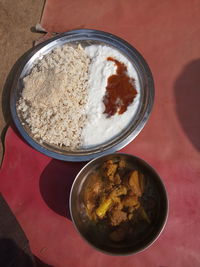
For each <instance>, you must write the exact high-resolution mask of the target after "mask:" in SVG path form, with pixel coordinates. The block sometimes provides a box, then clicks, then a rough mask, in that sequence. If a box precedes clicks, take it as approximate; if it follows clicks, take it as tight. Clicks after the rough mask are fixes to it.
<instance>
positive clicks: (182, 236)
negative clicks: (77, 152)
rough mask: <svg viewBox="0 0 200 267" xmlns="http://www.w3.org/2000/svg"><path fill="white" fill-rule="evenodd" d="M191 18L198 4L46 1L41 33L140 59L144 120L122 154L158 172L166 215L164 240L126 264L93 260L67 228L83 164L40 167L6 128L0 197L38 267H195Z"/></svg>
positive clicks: (195, 20)
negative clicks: (84, 34)
mask: <svg viewBox="0 0 200 267" xmlns="http://www.w3.org/2000/svg"><path fill="white" fill-rule="evenodd" d="M199 14H200V1H197V0H196V1H194V0H190V1H189V0H188V1H183V0H182V1H181V0H174V1H167V0H166V1H155V0H154V1H153V0H148V1H131V0H125V1H121V0H118V1H117V0H115V1H114V0H113V1H112V0H108V1H102V0H99V1H92V0H90V1H89V0H85V1H81V0H77V1H64V0H63V1H56V0H49V1H47V2H46V6H45V9H44V14H43V18H42V21H41V25H42V26H43V27H44V28H45V29H46V30H47V31H55V32H62V31H66V30H69V29H74V28H80V27H86V28H96V29H100V30H104V31H109V32H111V33H114V34H116V35H118V36H120V37H122V38H124V39H126V40H127V41H128V42H129V43H131V44H132V45H133V46H134V47H135V48H136V49H138V50H139V51H140V52H141V53H142V54H143V56H144V57H145V58H146V60H147V62H148V64H149V66H150V68H151V70H152V72H153V76H154V80H155V89H156V95H155V104H154V108H153V112H152V114H151V117H150V120H149V121H148V123H147V125H146V126H145V128H144V129H143V131H142V132H141V133H140V135H139V136H138V137H137V138H136V139H135V140H134V141H133V142H131V143H130V144H129V145H128V146H127V147H126V148H124V149H123V150H122V152H126V153H130V154H134V155H136V156H139V157H141V158H143V159H144V160H145V161H147V162H148V163H150V164H151V165H152V166H153V167H154V168H155V169H156V170H157V171H158V173H159V174H160V176H161V177H162V179H163V181H164V183H165V185H166V188H167V191H168V196H169V204H170V210H169V218H168V222H167V225H166V228H165V230H164V232H163V233H162V235H161V236H160V238H159V239H158V240H157V241H156V242H155V243H154V244H153V245H152V246H151V247H150V248H148V249H147V250H146V251H144V252H142V253H139V254H137V255H132V256H127V257H116V256H108V255H105V254H103V253H101V252H97V251H96V250H94V249H93V248H91V247H90V246H89V245H88V244H87V243H86V242H85V241H84V240H82V238H81V237H80V236H79V234H78V233H77V232H76V230H75V229H74V227H73V224H72V222H71V220H70V219H69V210H68V196H69V190H70V186H71V184H72V181H73V179H74V177H75V175H76V174H77V172H78V171H79V170H80V168H81V167H82V166H83V165H84V163H69V162H61V161H58V160H54V159H51V158H48V157H46V156H44V155H42V154H40V153H39V152H37V151H35V150H34V149H32V148H31V147H29V146H28V145H27V144H26V143H25V142H24V141H22V140H21V138H20V137H19V136H18V135H17V134H16V133H15V131H14V130H12V128H9V129H8V132H7V135H6V143H5V147H6V151H5V157H4V161H3V165H2V168H1V172H0V176H1V177H0V191H1V192H2V193H3V195H4V197H5V199H6V201H7V202H8V204H9V205H10V207H11V209H12V211H13V212H14V214H15V215H16V217H17V219H18V220H19V222H20V224H21V226H22V228H23V229H24V231H25V233H26V235H27V237H28V239H29V241H30V246H31V249H32V251H33V253H34V254H35V255H36V256H37V257H39V258H40V259H41V260H42V261H44V262H46V263H48V264H50V265H52V266H56V267H65V266H81V267H84V266H92V267H93V266H96V267H101V266H113V267H117V266H122V265H123V266H124V267H126V266H127V267H128V266H136V267H140V266H145V267H146V266H148V267H151V266H152V267H155V266H158V267H161V266H162V267H171V266H176V267H179V266H180V267H189V266H192V267H195V266H200V235H199V232H200V212H199V210H200V199H199V188H200V179H199V178H200V177H199V176H200V125H199V110H200V59H199V55H200V23H199V22H200V20H199Z"/></svg>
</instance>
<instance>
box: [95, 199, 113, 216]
mask: <svg viewBox="0 0 200 267" xmlns="http://www.w3.org/2000/svg"><path fill="white" fill-rule="evenodd" d="M111 205H112V199H111V198H107V199H105V200H103V201H102V202H101V204H100V205H99V207H98V208H97V209H96V214H97V216H98V217H99V218H101V219H103V217H104V216H105V215H106V212H107V211H108V209H109V208H110V206H111Z"/></svg>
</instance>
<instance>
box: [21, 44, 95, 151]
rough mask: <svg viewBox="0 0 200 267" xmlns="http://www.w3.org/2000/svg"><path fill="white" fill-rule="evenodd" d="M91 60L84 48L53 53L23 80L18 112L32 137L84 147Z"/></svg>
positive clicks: (59, 143) (71, 146)
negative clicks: (82, 139) (82, 145)
mask: <svg viewBox="0 0 200 267" xmlns="http://www.w3.org/2000/svg"><path fill="white" fill-rule="evenodd" d="M89 64H90V58H89V57H88V56H87V55H86V53H85V51H84V49H83V48H82V47H81V45H78V46H76V47H72V46H70V45H68V44H66V45H64V46H61V47H58V48H56V49H54V50H53V51H52V52H51V53H49V54H47V55H45V56H44V57H43V58H42V59H41V60H40V61H39V62H38V64H36V65H35V66H34V67H33V69H32V71H31V73H30V74H29V75H28V76H26V77H25V78H24V79H23V82H24V88H23V91H22V96H21V98H20V99H19V102H18V105H17V110H18V113H19V114H20V117H21V118H22V119H23V120H24V121H25V124H28V126H29V128H30V131H31V133H32V135H33V137H34V138H35V139H37V140H39V141H40V142H47V143H50V144H55V145H59V146H63V145H64V146H66V147H68V148H70V149H75V148H78V147H79V146H80V145H81V132H82V129H83V127H84V125H85V122H86V111H85V106H86V103H87V98H88V69H89Z"/></svg>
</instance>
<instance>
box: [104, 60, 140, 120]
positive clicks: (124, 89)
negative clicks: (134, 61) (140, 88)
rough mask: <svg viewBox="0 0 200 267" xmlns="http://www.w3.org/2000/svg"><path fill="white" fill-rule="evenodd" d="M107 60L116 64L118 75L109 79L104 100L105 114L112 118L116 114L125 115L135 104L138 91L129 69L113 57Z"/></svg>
mask: <svg viewBox="0 0 200 267" xmlns="http://www.w3.org/2000/svg"><path fill="white" fill-rule="evenodd" d="M107 60H109V61H113V62H115V65H116V66H117V71H116V74H113V75H111V76H110V77H108V81H107V86H106V94H105V96H104V98H103V103H104V105H105V111H104V113H106V114H107V116H108V117H110V116H112V115H114V114H116V113H118V114H123V113H124V112H125V111H126V110H127V107H128V106H129V105H130V104H131V103H132V102H133V99H134V98H135V96H136V94H137V91H136V89H135V83H134V81H135V80H134V79H132V78H130V77H129V76H128V75H127V67H126V66H125V65H124V64H123V63H121V62H119V61H118V60H116V59H114V58H112V57H108V58H107Z"/></svg>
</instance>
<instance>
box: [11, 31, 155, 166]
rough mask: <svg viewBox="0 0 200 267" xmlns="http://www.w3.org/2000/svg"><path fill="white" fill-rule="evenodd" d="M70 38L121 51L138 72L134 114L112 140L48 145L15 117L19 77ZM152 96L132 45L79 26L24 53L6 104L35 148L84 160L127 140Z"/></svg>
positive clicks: (143, 118) (148, 108)
mask: <svg viewBox="0 0 200 267" xmlns="http://www.w3.org/2000/svg"><path fill="white" fill-rule="evenodd" d="M74 42H75V43H76V42H79V43H81V44H82V45H83V46H87V45H91V44H105V45H108V46H111V47H113V48H115V49H117V50H118V51H119V52H121V53H122V54H123V55H124V56H126V57H127V58H128V59H129V61H130V62H131V63H132V64H133V65H134V67H135V69H136V71H137V73H138V77H139V83H140V88H141V93H140V104H139V107H138V109H137V112H136V114H135V116H134V117H133V119H132V120H131V122H130V124H129V125H128V127H127V128H126V129H124V130H123V131H122V132H121V133H120V134H119V135H117V136H116V137H114V138H113V139H112V140H109V141H108V142H106V143H103V144H101V145H99V146H96V147H93V148H88V149H82V150H76V151H69V150H67V149H65V148H64V147H59V146H56V145H50V144H47V143H43V144H40V143H39V142H38V141H37V140H35V139H34V138H33V137H32V134H31V132H30V130H29V128H28V127H26V126H25V125H22V121H21V119H20V118H19V116H18V113H17V110H16V103H17V102H18V100H19V98H20V96H21V92H22V90H23V78H24V77H25V76H27V75H28V74H29V73H30V72H31V70H32V68H33V66H34V65H35V64H37V62H38V60H39V59H41V58H42V56H44V55H45V54H47V53H49V52H50V51H51V50H52V49H54V48H55V47H57V46H62V45H63V44H65V43H74ZM153 100H154V83H153V78H152V74H151V71H150V69H149V67H148V65H147V63H146V61H145V60H144V58H143V57H142V56H141V55H140V53H139V52H138V51H137V50H136V49H135V48H133V47H132V46H131V45H130V44H128V43H127V42H126V41H124V40H122V39H120V38H119V37H117V36H115V35H112V34H110V33H106V32H102V31H97V30H89V29H80V30H74V31H69V32H65V33H62V34H60V35H57V36H56V37H54V38H52V39H51V40H48V41H46V42H44V43H42V44H39V45H38V46H36V47H35V48H34V49H33V50H32V51H31V52H30V53H29V54H28V55H26V56H25V58H24V60H23V63H22V64H21V66H20V67H19V69H18V73H17V74H16V76H15V78H14V82H13V86H12V89H11V98H10V107H11V114H12V118H13V121H14V123H15V125H16V127H17V129H18V130H19V132H20V134H21V135H22V136H23V138H24V139H25V140H26V141H27V142H28V143H29V144H30V145H31V146H32V147H34V148H35V149H36V150H38V151H40V152H42V153H44V154H45V155H47V156H50V157H52V158H56V159H60V160H65V161H88V160H90V159H92V158H95V157H98V156H101V155H106V154H109V153H113V152H115V151H117V150H119V149H121V148H123V147H124V146H125V145H127V144H128V143H130V142H131V141H132V140H133V139H134V138H135V137H136V136H137V135H138V134H139V132H140V131H141V130H142V128H143V127H144V125H145V123H146V122H147V120H148V118H149V115H150V112H151V109H152V106H153Z"/></svg>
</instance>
